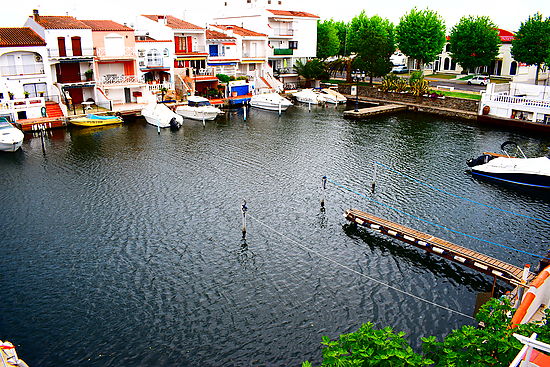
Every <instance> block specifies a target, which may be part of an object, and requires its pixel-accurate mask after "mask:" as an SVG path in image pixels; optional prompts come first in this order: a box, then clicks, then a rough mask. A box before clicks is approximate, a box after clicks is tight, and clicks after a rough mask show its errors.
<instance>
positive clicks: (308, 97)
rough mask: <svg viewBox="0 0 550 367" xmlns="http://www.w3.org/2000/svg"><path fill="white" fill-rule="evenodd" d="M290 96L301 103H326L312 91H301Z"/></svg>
mask: <svg viewBox="0 0 550 367" xmlns="http://www.w3.org/2000/svg"><path fill="white" fill-rule="evenodd" d="M292 95H293V96H294V98H296V100H297V101H298V102H302V103H311V104H322V103H326V102H327V100H326V98H325V97H324V96H323V95H321V94H320V93H317V92H315V91H314V90H313V89H302V90H301V91H299V92H294V93H292Z"/></svg>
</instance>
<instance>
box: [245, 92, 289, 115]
mask: <svg viewBox="0 0 550 367" xmlns="http://www.w3.org/2000/svg"><path fill="white" fill-rule="evenodd" d="M250 106H252V107H256V108H261V109H264V110H270V111H279V110H280V111H286V109H287V108H289V107H290V106H292V102H290V101H289V100H288V99H286V98H285V97H283V96H281V95H280V94H278V93H264V94H256V95H255V96H252V97H251V98H250Z"/></svg>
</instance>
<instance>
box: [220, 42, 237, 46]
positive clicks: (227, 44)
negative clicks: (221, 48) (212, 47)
mask: <svg viewBox="0 0 550 367" xmlns="http://www.w3.org/2000/svg"><path fill="white" fill-rule="evenodd" d="M222 45H226V46H236V45H237V44H236V43H235V42H222Z"/></svg>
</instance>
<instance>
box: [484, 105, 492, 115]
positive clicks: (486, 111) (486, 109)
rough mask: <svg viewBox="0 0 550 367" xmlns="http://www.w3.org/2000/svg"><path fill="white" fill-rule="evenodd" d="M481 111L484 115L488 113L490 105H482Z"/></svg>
mask: <svg viewBox="0 0 550 367" xmlns="http://www.w3.org/2000/svg"><path fill="white" fill-rule="evenodd" d="M482 112H483V114H484V115H488V114H489V112H491V107H489V106H483V110H482Z"/></svg>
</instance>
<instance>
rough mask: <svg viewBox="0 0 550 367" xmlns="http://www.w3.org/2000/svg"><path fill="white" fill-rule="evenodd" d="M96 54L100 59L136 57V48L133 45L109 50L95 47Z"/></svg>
mask: <svg viewBox="0 0 550 367" xmlns="http://www.w3.org/2000/svg"><path fill="white" fill-rule="evenodd" d="M94 55H95V56H97V57H98V58H100V59H119V58H123V59H129V58H134V57H136V50H135V49H134V48H133V47H124V48H120V49H118V50H110V49H109V50H108V49H106V48H104V47H95V48H94Z"/></svg>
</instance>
